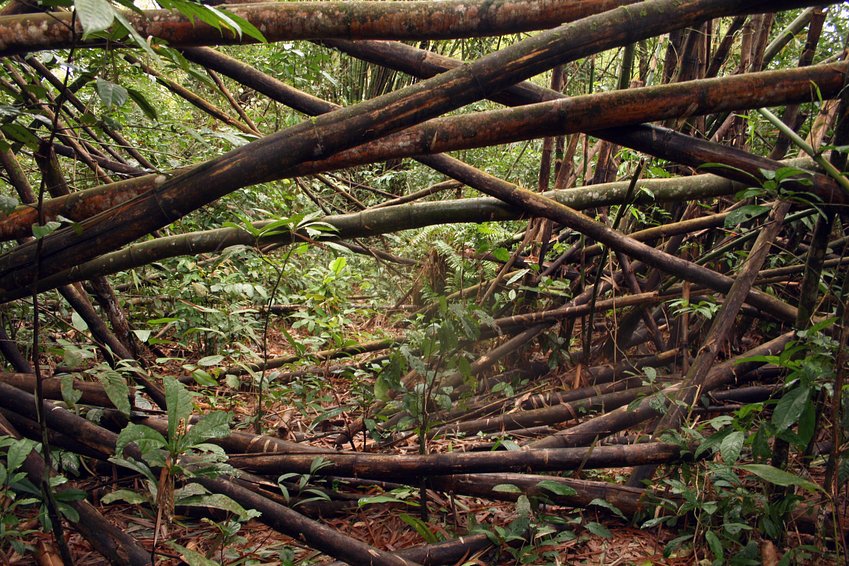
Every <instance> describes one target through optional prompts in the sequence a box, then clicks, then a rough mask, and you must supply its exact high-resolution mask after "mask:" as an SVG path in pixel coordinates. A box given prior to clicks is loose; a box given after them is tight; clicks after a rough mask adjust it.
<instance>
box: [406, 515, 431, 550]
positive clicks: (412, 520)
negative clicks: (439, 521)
mask: <svg viewBox="0 0 849 566" xmlns="http://www.w3.org/2000/svg"><path fill="white" fill-rule="evenodd" d="M400 518H401V520H402V521H404V522H405V523H407V524H408V525H410V526H411V527H413V528H414V529H415V530H416V532H417V533H418V534H419V536H420V537H422V538H423V539H424V540H425V542H427V543H428V544H436V543H437V542H439V539H438V538H437V536H436V534H434V532H433V531H431V530H430V528H429V527H428V525H427V523H425V522H424V521H422V520H421V519H419V518H418V517H413V516H412V515H408V514H407V513H401V515H400Z"/></svg>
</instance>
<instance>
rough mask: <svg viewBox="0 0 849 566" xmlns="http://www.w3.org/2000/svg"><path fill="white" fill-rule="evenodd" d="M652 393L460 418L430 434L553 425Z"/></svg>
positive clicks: (629, 392) (646, 389)
mask: <svg viewBox="0 0 849 566" xmlns="http://www.w3.org/2000/svg"><path fill="white" fill-rule="evenodd" d="M651 392H652V388H650V387H638V388H635V389H629V390H626V391H615V392H610V393H604V394H602V395H598V396H595V397H591V398H588V399H581V400H578V401H571V402H561V403H559V404H557V405H554V406H551V407H543V408H540V409H528V410H523V411H517V412H511V413H507V414H504V415H497V416H494V417H487V418H482V419H475V420H463V421H461V422H458V423H454V424H446V425H442V426H439V427H436V428H434V429H432V430H431V431H430V432H429V433H428V434H429V435H430V436H440V437H441V436H450V435H458V434H476V433H478V432H496V431H509V430H515V429H522V428H530V427H535V426H544V425H553V424H558V423H562V422H566V421H569V420H573V419H578V418H580V417H581V416H583V415H588V414H592V413H597V412H602V413H603V412H605V411H610V410H612V409H616V408H619V407H621V406H622V405H626V404H628V403H630V402H632V401H633V400H634V399H636V398H637V397H638V396H640V395H646V394H648V393H651Z"/></svg>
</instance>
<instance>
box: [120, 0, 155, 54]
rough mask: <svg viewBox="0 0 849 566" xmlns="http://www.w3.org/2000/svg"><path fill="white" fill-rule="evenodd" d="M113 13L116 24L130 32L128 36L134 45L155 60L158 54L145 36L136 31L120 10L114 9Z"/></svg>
mask: <svg viewBox="0 0 849 566" xmlns="http://www.w3.org/2000/svg"><path fill="white" fill-rule="evenodd" d="M113 15H114V17H115V19H116V20H118V24H120V27H121V28H123V29H124V31H126V32H127V33H128V34H130V37H132V38H133V41H134V42H135V44H136V45H138V46H139V47H141V48H142V50H143V51H144V52H145V53H147V54H148V56H150V57H151V59H154V60H155V59H158V58H159V56H158V55H157V54H156V51H154V50H153V49H152V48H151V46H150V44H148V42H147V41H146V40H145V38H143V37H142V36H141V34H139V32H137V31H136V28H134V27H133V25H132V24H131V23H130V21H129V20H128V19H127V18H126V16H124V14H122V13H121V11H120V10H114V11H113Z"/></svg>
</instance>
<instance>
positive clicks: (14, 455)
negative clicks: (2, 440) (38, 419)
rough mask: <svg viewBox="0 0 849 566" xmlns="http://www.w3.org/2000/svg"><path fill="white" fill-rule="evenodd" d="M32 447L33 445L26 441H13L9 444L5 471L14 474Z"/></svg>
mask: <svg viewBox="0 0 849 566" xmlns="http://www.w3.org/2000/svg"><path fill="white" fill-rule="evenodd" d="M34 447H35V444H34V443H33V442H32V441H31V440H26V439H21V440H15V441H14V442H13V443H12V444H10V445H9V448H8V450H7V452H6V471H8V472H14V471H15V470H17V469H18V468H19V467H20V466H21V464H23V463H24V460H26V457H27V456H29V453H30V452H32V449H33V448H34Z"/></svg>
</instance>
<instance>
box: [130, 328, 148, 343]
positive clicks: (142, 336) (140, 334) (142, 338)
mask: <svg viewBox="0 0 849 566" xmlns="http://www.w3.org/2000/svg"><path fill="white" fill-rule="evenodd" d="M133 334H135V335H136V338H138V339H139V342H147V341H148V340H149V339H150V335H151V334H152V332H151V331H150V330H133Z"/></svg>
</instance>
